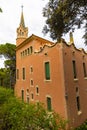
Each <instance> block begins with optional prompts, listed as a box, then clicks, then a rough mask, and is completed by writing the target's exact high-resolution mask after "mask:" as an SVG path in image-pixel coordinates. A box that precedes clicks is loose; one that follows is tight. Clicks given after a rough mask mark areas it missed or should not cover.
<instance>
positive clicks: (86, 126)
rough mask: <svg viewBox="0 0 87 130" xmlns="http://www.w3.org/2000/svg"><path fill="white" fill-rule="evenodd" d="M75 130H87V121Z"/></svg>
mask: <svg viewBox="0 0 87 130" xmlns="http://www.w3.org/2000/svg"><path fill="white" fill-rule="evenodd" d="M75 130H87V120H86V121H85V122H84V123H83V124H82V125H81V126H79V127H78V128H76V129H75Z"/></svg>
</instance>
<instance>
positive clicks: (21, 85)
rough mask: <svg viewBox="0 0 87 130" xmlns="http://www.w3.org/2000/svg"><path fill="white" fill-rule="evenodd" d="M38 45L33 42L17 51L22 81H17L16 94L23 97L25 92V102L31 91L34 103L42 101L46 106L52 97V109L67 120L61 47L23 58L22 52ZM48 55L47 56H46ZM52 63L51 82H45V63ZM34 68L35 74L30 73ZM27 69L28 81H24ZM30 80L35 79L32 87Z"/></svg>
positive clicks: (46, 49) (47, 49) (18, 67)
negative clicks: (23, 71) (24, 73)
mask: <svg viewBox="0 0 87 130" xmlns="http://www.w3.org/2000/svg"><path fill="white" fill-rule="evenodd" d="M36 44H37V45H38V43H36V41H32V42H30V43H29V44H26V46H24V47H22V48H21V49H19V50H17V53H16V54H17V56H16V61H17V62H16V64H17V69H19V72H20V74H19V75H20V79H19V80H17V81H16V93H17V96H19V97H21V90H22V89H23V90H24V93H25V96H24V97H25V101H26V91H27V89H29V97H30V100H31V93H33V94H34V100H33V101H35V102H36V101H41V102H44V103H45V105H46V97H47V96H50V97H51V99H52V108H53V109H54V110H55V111H56V112H58V113H59V114H61V115H62V116H64V117H65V118H66V104H65V99H64V98H65V92H64V88H63V87H64V85H63V71H61V70H63V68H62V67H63V66H62V58H61V57H62V53H61V47H59V46H58V45H57V46H56V47H52V48H50V49H49V48H48V47H45V49H44V50H43V51H42V53H36V54H32V55H29V56H25V57H23V58H21V55H20V53H21V51H23V50H25V49H26V48H28V47H29V46H31V45H32V46H33V48H34V47H35V46H36ZM37 48H38V47H37ZM45 53H47V55H45ZM47 61H49V62H50V73H51V74H50V75H51V79H50V81H46V80H45V62H47ZM31 66H32V68H33V73H32V74H31V73H30V67H31ZM23 67H25V69H26V80H24V81H23V80H22V68H23ZM30 79H33V81H34V85H33V86H30ZM37 85H38V87H39V95H36V86H37Z"/></svg>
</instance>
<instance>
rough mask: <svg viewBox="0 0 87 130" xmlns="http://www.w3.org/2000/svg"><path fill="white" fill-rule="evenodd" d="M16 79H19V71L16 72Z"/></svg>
mask: <svg viewBox="0 0 87 130" xmlns="http://www.w3.org/2000/svg"><path fill="white" fill-rule="evenodd" d="M16 79H19V69H17V71H16Z"/></svg>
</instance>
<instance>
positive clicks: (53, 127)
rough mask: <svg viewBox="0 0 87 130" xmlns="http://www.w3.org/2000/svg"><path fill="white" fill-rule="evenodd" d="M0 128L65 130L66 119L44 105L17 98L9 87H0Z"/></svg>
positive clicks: (8, 129)
mask: <svg viewBox="0 0 87 130" xmlns="http://www.w3.org/2000/svg"><path fill="white" fill-rule="evenodd" d="M0 121H1V123H0V129H2V130H60V129H61V130H65V128H66V124H67V121H66V120H64V119H63V118H62V117H61V116H59V115H58V114H56V113H55V112H53V111H52V112H51V113H49V112H48V111H47V110H46V109H45V108H44V105H43V104H41V103H38V104H31V103H30V104H28V103H24V102H22V101H21V100H19V99H17V98H16V97H15V96H14V95H13V91H12V90H11V89H5V88H0Z"/></svg>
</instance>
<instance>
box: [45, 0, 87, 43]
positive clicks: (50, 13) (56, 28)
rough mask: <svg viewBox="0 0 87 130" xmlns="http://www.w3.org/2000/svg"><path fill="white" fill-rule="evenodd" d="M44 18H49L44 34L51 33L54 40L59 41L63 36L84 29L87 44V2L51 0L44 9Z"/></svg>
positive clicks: (82, 0) (81, 0)
mask: <svg viewBox="0 0 87 130" xmlns="http://www.w3.org/2000/svg"><path fill="white" fill-rule="evenodd" d="M43 16H44V17H46V18H47V19H46V25H45V26H44V28H43V33H44V34H46V33H48V32H50V37H51V38H52V39H57V40H59V39H60V38H61V37H62V35H63V34H66V33H68V32H69V31H74V30H75V29H76V28H81V27H83V28H84V29H85V32H84V36H83V37H84V39H85V44H87V1H86V0H49V2H48V4H47V5H46V6H45V7H44V9H43Z"/></svg>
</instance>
